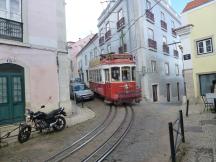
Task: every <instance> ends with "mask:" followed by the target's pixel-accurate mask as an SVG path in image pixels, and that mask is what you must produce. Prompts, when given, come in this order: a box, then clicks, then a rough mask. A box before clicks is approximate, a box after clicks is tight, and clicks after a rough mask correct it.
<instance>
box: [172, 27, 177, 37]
mask: <svg viewBox="0 0 216 162" xmlns="http://www.w3.org/2000/svg"><path fill="white" fill-rule="evenodd" d="M172 35H173V36H174V37H176V36H177V35H176V32H175V31H174V29H173V28H172Z"/></svg>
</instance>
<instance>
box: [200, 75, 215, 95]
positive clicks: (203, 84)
mask: <svg viewBox="0 0 216 162" xmlns="http://www.w3.org/2000/svg"><path fill="white" fill-rule="evenodd" d="M199 82H200V93H201V95H202V96H203V95H205V94H206V93H215V91H214V89H215V87H216V73H211V74H204V75H199Z"/></svg>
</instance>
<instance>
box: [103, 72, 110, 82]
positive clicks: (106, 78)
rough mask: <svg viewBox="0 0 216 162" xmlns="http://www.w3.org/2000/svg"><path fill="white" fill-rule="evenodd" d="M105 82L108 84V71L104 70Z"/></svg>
mask: <svg viewBox="0 0 216 162" xmlns="http://www.w3.org/2000/svg"><path fill="white" fill-rule="evenodd" d="M104 71H105V82H110V77H109V69H105V70H104Z"/></svg>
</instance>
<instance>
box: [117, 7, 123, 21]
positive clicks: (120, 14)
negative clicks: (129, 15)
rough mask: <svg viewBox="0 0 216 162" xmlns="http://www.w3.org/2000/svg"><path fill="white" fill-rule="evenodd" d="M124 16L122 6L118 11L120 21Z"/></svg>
mask: <svg viewBox="0 0 216 162" xmlns="http://www.w3.org/2000/svg"><path fill="white" fill-rule="evenodd" d="M123 17H124V14H123V9H122V8H121V9H120V10H119V11H118V21H119V20H121V19H122V18H123Z"/></svg>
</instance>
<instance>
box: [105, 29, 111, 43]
mask: <svg viewBox="0 0 216 162" xmlns="http://www.w3.org/2000/svg"><path fill="white" fill-rule="evenodd" d="M110 38H111V30H108V31H107V32H106V33H105V40H106V41H108V40H109V39H110Z"/></svg>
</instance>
